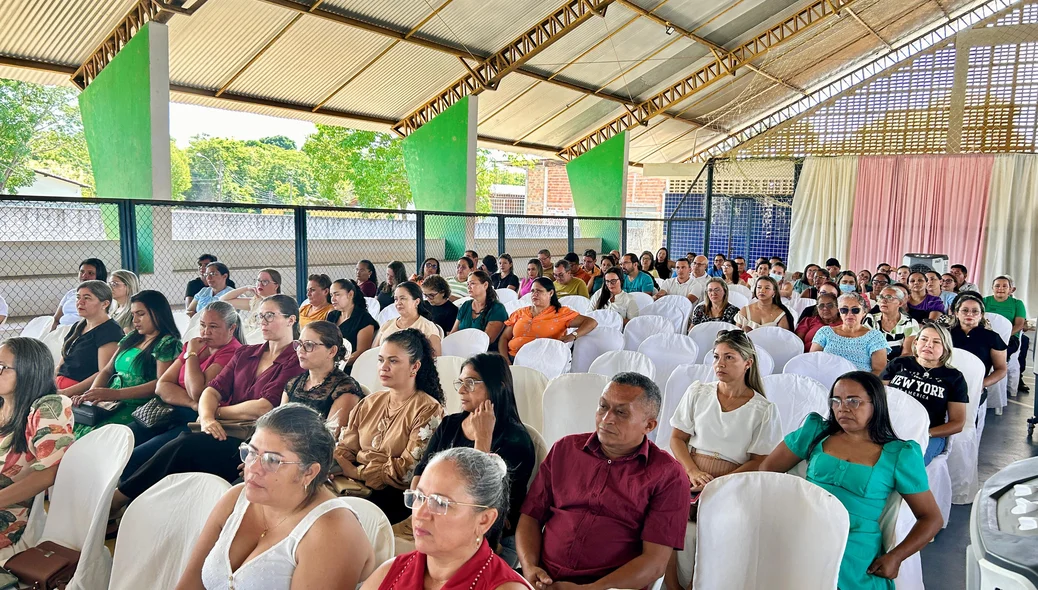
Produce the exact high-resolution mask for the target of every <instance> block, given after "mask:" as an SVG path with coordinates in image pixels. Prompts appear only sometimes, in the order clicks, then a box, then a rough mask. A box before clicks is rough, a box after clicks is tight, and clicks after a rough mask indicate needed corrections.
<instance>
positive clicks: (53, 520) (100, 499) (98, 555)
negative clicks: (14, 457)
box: [40, 424, 133, 590]
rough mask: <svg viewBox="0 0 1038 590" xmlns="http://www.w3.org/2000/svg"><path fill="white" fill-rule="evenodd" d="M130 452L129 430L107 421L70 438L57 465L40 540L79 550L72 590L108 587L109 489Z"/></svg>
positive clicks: (130, 437) (110, 493)
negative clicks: (107, 533) (71, 439)
mask: <svg viewBox="0 0 1038 590" xmlns="http://www.w3.org/2000/svg"><path fill="white" fill-rule="evenodd" d="M131 451H133V433H132V432H130V429H129V428H127V427H126V426H123V425H122V424H108V425H106V426H102V427H101V428H98V429H97V430H94V431H92V432H90V433H89V434H87V435H86V436H84V437H83V438H81V439H79V440H77V441H76V442H75V443H73V444H72V446H70V447H69V449H68V451H66V452H65V456H64V457H62V459H61V463H60V464H59V465H58V473H57V477H56V478H55V479H54V487H53V488H52V492H51V499H50V510H49V511H48V512H47V523H46V524H45V525H44V527H43V534H42V535H40V543H42V542H44V541H53V542H55V543H57V544H59V545H62V546H64V547H68V548H69V549H75V550H78V551H79V552H80V559H79V566H78V567H77V568H76V572H75V573H74V574H73V575H72V580H71V581H70V582H69V584H68V588H69V589H70V590H95V589H97V588H107V587H108V581H109V578H110V577H111V574H112V556H111V555H110V554H109V553H108V549H107V548H106V547H105V528H106V527H107V526H108V512H109V509H110V508H111V506H112V494H114V493H115V486H116V484H117V483H118V481H119V475H120V474H121V473H122V471H123V468H125V467H126V461H128V460H129V458H130V452H131Z"/></svg>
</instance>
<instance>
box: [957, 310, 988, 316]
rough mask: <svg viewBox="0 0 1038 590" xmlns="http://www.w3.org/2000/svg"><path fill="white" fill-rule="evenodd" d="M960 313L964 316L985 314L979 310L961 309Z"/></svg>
mask: <svg viewBox="0 0 1038 590" xmlns="http://www.w3.org/2000/svg"><path fill="white" fill-rule="evenodd" d="M958 313H961V314H962V315H984V312H982V311H980V310H979V309H959V311H958Z"/></svg>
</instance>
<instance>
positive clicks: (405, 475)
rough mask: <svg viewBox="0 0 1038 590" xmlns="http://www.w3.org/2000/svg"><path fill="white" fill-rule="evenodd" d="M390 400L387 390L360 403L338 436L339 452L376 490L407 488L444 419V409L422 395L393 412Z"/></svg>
mask: <svg viewBox="0 0 1038 590" xmlns="http://www.w3.org/2000/svg"><path fill="white" fill-rule="evenodd" d="M389 399H390V394H389V392H388V391H379V392H378V393H373V394H371V395H369V396H367V397H365V398H364V399H362V400H360V403H358V404H357V407H356V408H354V409H353V412H351V413H350V420H349V423H348V424H347V425H346V428H344V429H343V431H342V433H341V434H340V435H339V449H340V450H344V451H345V458H346V459H347V460H349V461H353V462H355V463H357V464H358V465H359V466H360V467H361V476H362V478H363V480H364V484H365V485H367V486H368V487H369V488H372V489H375V490H379V489H382V488H384V487H386V486H392V487H395V488H399V489H407V488H408V487H410V485H411V477H412V472H413V471H414V466H415V464H416V463H418V460H419V459H421V458H422V454H423V453H425V447H426V445H427V444H429V439H430V438H432V435H433V432H435V431H436V428H437V427H438V426H439V425H440V420H441V419H442V418H443V406H441V405H440V403H439V402H438V401H436V400H435V399H433V398H432V396H430V395H428V394H426V393H424V392H418V393H416V394H415V395H413V396H411V398H410V399H408V400H407V401H406V402H405V403H404V405H402V406H400V407H399V408H397V409H396V410H393V411H390V409H389Z"/></svg>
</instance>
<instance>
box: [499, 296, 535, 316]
mask: <svg viewBox="0 0 1038 590" xmlns="http://www.w3.org/2000/svg"><path fill="white" fill-rule="evenodd" d="M531 305H533V303H530V302H529V301H523V300H522V299H517V300H515V301H508V302H505V311H506V312H507V313H508V315H512V314H513V313H515V312H517V311H519V310H520V309H522V308H524V307H530V306H531Z"/></svg>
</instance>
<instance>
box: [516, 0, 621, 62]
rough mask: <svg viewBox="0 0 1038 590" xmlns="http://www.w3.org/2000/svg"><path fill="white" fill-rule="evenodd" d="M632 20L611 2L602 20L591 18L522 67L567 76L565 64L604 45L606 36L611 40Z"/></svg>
mask: <svg viewBox="0 0 1038 590" xmlns="http://www.w3.org/2000/svg"><path fill="white" fill-rule="evenodd" d="M635 17H636V15H635V14H634V13H633V12H631V11H630V10H628V9H626V8H624V7H623V6H621V5H619V4H616V3H615V2H614V3H613V4H611V5H609V7H608V8H607V10H606V15H605V18H604V19H603V18H602V17H597V16H595V17H591V18H590V19H589V20H588V21H587V22H585V23H584V24H583V25H581V26H580V27H578V28H577V29H576V30H575V31H570V32H569V33H567V34H566V36H565V37H563V38H562V40H560V41H559V42H557V43H555V44H554V45H552V46H551V47H549V48H547V49H545V50H544V51H542V52H540V53H538V54H537V55H535V56H533V58H532V59H530V61H528V62H526V66H527V67H529V68H531V69H533V70H536V71H539V72H544V73H545V74H548V75H551V74H556V73H557V74H562V75H566V76H568V75H569V68H568V67H566V64H569V63H570V62H572V61H573V60H575V59H576V58H578V57H580V56H581V55H582V54H583V53H584V52H585V51H588V50H590V49H591V48H593V47H595V46H596V45H599V44H601V45H608V44H609V43H610V39H611V38H609V39H607V36H608V35H610V34H612V35H614V36H615V35H617V34H619V33H620V32H622V31H623V30H624V29H625V28H626V27H629V26H631V25H633V24H634V22H637V20H638V19H636V18H635ZM632 19H633V21H634V22H632ZM605 31H609V33H606V32H605Z"/></svg>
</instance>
